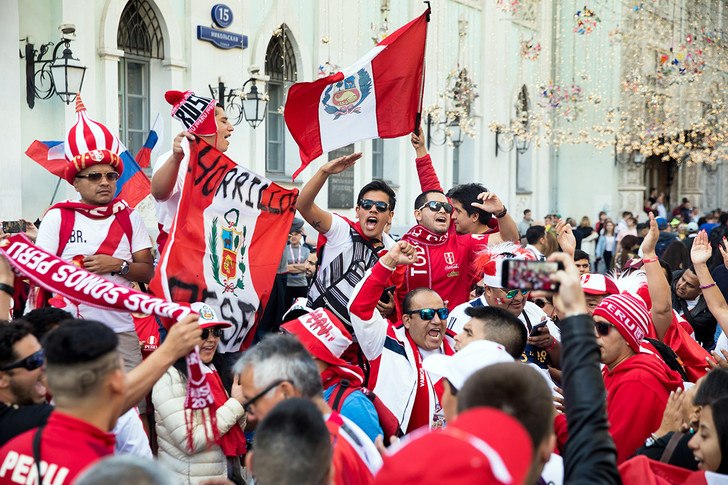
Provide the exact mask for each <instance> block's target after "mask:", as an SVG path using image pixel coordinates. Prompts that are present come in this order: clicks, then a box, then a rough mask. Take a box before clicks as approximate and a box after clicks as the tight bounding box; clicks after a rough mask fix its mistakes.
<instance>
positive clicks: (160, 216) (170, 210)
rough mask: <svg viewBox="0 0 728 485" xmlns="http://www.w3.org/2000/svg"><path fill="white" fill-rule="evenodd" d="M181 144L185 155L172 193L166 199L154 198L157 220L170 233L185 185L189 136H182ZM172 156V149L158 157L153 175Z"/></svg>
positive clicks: (188, 159)
mask: <svg viewBox="0 0 728 485" xmlns="http://www.w3.org/2000/svg"><path fill="white" fill-rule="evenodd" d="M180 145H181V146H182V151H183V152H184V154H185V156H184V158H183V159H182V161H181V162H180V163H179V170H178V171H177V181H176V182H175V183H174V188H173V189H172V194H171V195H170V196H169V198H168V199H167V200H164V201H159V200H157V199H154V208H155V209H156V211H157V220H158V221H159V223H160V224H161V225H162V229H163V230H164V232H166V233H169V231H171V230H172V222H173V221H174V216H175V214H177V207H178V206H179V198H180V196H181V195H182V187H184V183H185V173H186V172H187V165H188V164H189V161H190V142H189V141H188V140H187V138H182V142H181V143H180ZM171 156H172V150H170V151H168V152H166V153H163V154H162V155H161V156H160V157H159V158H157V163H155V164H154V169H153V171H152V177H154V174H156V173H157V172H158V171H159V169H160V168H162V167H163V166H164V164H165V163H167V160H169V157H171Z"/></svg>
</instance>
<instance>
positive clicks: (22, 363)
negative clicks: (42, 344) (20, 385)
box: [0, 349, 45, 370]
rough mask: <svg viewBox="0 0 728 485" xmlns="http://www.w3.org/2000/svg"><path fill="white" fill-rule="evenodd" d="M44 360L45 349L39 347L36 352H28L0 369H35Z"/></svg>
mask: <svg viewBox="0 0 728 485" xmlns="http://www.w3.org/2000/svg"><path fill="white" fill-rule="evenodd" d="M44 361H45V351H44V350H43V349H40V350H39V351H38V352H35V353H33V354H30V355H29V356H27V357H26V358H24V359H21V360H19V361H17V362H13V363H12V364H7V365H4V366H2V367H0V370H10V369H17V368H18V367H25V368H26V369H28V370H35V369H37V368H38V367H40V366H42V365H43V362H44Z"/></svg>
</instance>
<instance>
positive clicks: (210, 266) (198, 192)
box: [149, 138, 298, 351]
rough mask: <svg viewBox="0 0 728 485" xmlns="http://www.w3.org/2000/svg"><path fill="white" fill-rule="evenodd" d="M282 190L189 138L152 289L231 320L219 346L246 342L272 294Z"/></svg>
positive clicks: (286, 228)
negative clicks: (177, 196)
mask: <svg viewBox="0 0 728 485" xmlns="http://www.w3.org/2000/svg"><path fill="white" fill-rule="evenodd" d="M297 197H298V190H296V189H293V190H289V189H285V188H283V187H280V186H279V185H277V184H275V183H273V182H271V181H270V180H268V179H266V178H265V177H262V176H260V175H257V174H255V173H253V172H251V171H250V170H248V169H247V168H245V167H243V166H241V165H238V164H236V163H235V162H234V161H232V160H231V159H229V158H228V157H226V156H225V155H224V154H222V153H220V152H219V151H217V150H216V149H214V148H213V147H211V146H210V145H208V144H207V143H205V142H204V141H203V140H201V139H200V138H197V139H196V140H195V141H191V142H190V154H189V167H188V169H187V174H186V176H185V182H184V186H183V189H182V194H181V196H180V202H179V208H178V209H177V215H176V216H175V219H174V222H173V223H172V229H171V231H170V233H169V239H168V240H167V244H166V245H165V247H164V252H163V253H162V256H161V258H160V260H159V263H158V264H157V269H156V272H155V274H154V278H153V279H152V281H151V283H150V286H149V287H150V289H151V290H152V291H153V292H154V294H155V295H157V296H159V297H160V298H164V299H166V300H170V301H176V302H188V303H193V302H196V301H201V302H205V303H207V304H208V305H210V306H211V307H213V308H214V310H215V312H216V313H217V315H218V316H219V317H220V318H222V319H224V320H225V321H226V322H230V323H231V324H232V327H229V328H225V329H223V332H224V333H223V336H222V338H221V339H220V344H219V345H220V347H219V349H220V350H222V351H237V350H241V349H246V348H247V347H248V346H249V345H250V342H251V340H252V338H253V335H254V333H255V325H256V322H257V318H258V316H259V315H260V314H262V312H263V309H264V308H265V304H266V302H267V301H268V297H269V296H270V292H271V288H272V287H273V280H274V278H275V274H276V270H277V269H278V265H279V263H280V261H281V255H282V254H283V249H284V247H285V244H286V240H287V239H288V233H289V232H290V228H291V222H292V221H293V216H294V214H295V211H296V209H295V204H296V199H297Z"/></svg>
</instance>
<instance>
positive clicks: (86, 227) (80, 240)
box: [36, 209, 152, 333]
mask: <svg viewBox="0 0 728 485" xmlns="http://www.w3.org/2000/svg"><path fill="white" fill-rule="evenodd" d="M129 220H130V221H131V227H132V241H131V246H130V245H129V240H128V239H127V237H126V235H123V236H122V237H121V241H120V242H119V246H118V247H117V248H116V251H114V254H111V255H110V256H113V257H115V258H119V259H123V260H125V261H131V259H132V253H136V252H137V251H142V250H144V249H149V248H151V247H152V241H151V239H149V233H148V232H147V228H146V227H145V226H144V221H143V220H142V218H141V216H140V215H139V214H138V213H137V212H136V211H131V213H130V214H129ZM113 221H114V217H107V218H106V219H91V218H89V217H86V216H85V215H83V214H82V213H80V212H78V211H76V214H75V219H74V224H73V232H72V233H71V238H70V239H69V240H68V243H67V244H66V246H65V247H64V248H63V253H62V254H61V259H63V260H64V261H71V260H73V258H74V257H75V256H79V255H82V256H90V255H93V254H95V253H96V251H97V250H98V249H99V247H100V246H101V243H103V242H104V239H106V236H107V234H108V233H109V228H110V227H111V223H112V222H113ZM60 232H61V210H60V209H51V210H49V211H48V212H47V213H46V215H45V217H44V218H43V223H42V224H41V226H40V229H39V230H38V238H37V240H36V245H37V246H38V247H39V248H42V249H45V250H46V251H48V252H49V253H51V254H56V252H57V251H58V239H59V237H60ZM102 276H103V277H104V278H106V279H108V280H110V281H113V282H114V283H116V284H118V285H123V286H127V287H130V286H131V282H130V281H129V280H127V279H126V278H124V277H123V276H119V275H111V273H105V274H103V275H102ZM78 311H79V314H80V315H81V317H82V318H84V319H86V320H98V321H99V322H102V323H104V324H106V326H108V327H109V328H111V329H112V330H113V331H114V332H116V333H122V332H133V331H134V320H133V319H132V316H131V314H130V313H128V312H117V311H113V310H101V309H98V308H94V307H91V306H88V305H83V304H81V305H79V307H78Z"/></svg>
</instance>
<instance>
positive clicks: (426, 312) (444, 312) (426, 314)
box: [405, 308, 450, 321]
mask: <svg viewBox="0 0 728 485" xmlns="http://www.w3.org/2000/svg"><path fill="white" fill-rule="evenodd" d="M405 313H406V314H407V315H412V314H413V313H418V314H419V315H420V318H421V319H423V320H425V321H429V320H432V319H433V318H435V313H437V316H438V317H440V320H445V319H446V318H447V316H448V315H450V310H448V309H447V308H438V309H434V308H422V309H420V310H412V311H411V312H405Z"/></svg>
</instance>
